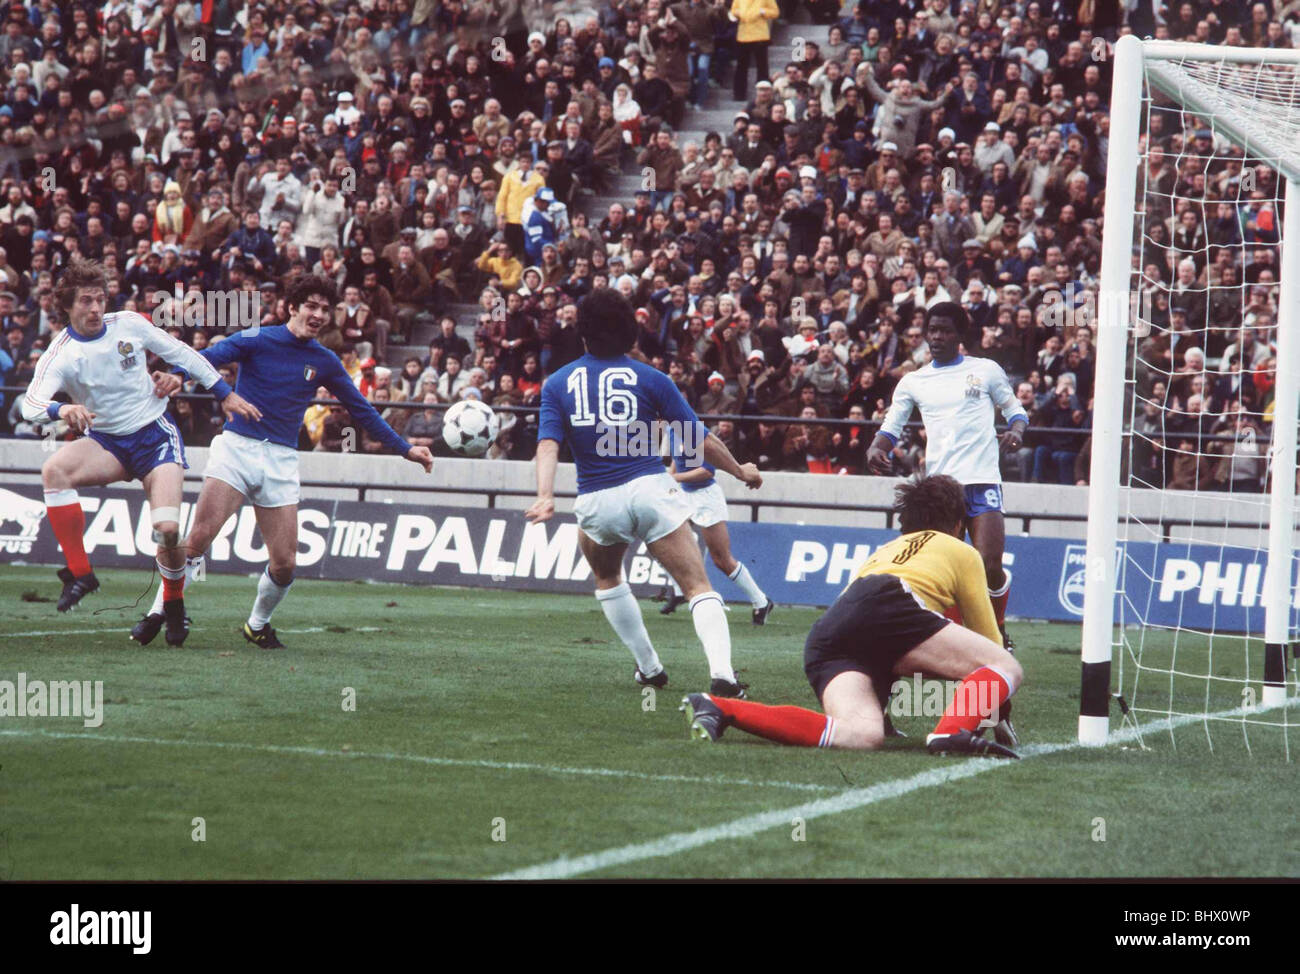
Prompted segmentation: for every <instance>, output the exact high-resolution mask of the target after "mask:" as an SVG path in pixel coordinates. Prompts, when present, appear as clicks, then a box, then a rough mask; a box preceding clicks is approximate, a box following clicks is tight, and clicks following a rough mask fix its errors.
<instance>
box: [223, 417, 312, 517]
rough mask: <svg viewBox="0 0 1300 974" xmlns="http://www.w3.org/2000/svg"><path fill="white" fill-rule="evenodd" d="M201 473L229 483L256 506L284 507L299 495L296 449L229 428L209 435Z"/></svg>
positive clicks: (300, 491) (292, 502)
mask: <svg viewBox="0 0 1300 974" xmlns="http://www.w3.org/2000/svg"><path fill="white" fill-rule="evenodd" d="M203 476H205V477H215V478H216V479H217V480H221V481H224V482H225V483H228V484H230V486H231V487H234V488H235V490H237V491H239V492H240V493H241V494H243V495H244V496H245V497H247V498H248V499H249V501H250V502H252V503H253V504H254V505H256V506H257V507H285V506H287V505H289V504H297V503H298V500H299V498H301V496H302V489H301V487H300V486H299V483H298V451H297V450H295V449H293V447H288V446H284V445H283V444H280V443H272V442H270V441H269V440H254V439H250V438H249V437H247V436H240V435H239V434H238V433H231V432H229V431H227V432H225V433H219V434H218V435H217V436H215V437H213V439H212V445H211V447H210V448H209V451H208V466H207V469H205V470H204V471H203Z"/></svg>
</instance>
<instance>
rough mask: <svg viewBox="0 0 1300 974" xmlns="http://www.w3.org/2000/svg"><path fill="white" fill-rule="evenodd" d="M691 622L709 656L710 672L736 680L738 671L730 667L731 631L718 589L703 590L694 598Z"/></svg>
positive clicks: (716, 675) (721, 677)
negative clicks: (713, 590)
mask: <svg viewBox="0 0 1300 974" xmlns="http://www.w3.org/2000/svg"><path fill="white" fill-rule="evenodd" d="M691 621H692V622H694V623H695V635H697V636H698V637H699V638H700V642H701V643H702V644H703V646H704V655H705V656H706V657H708V660H709V675H710V676H712V677H713V678H714V679H718V680H726V681H727V682H729V683H735V682H736V673H735V671H734V670H733V669H732V668H731V630H730V629H728V628H727V610H726V607H725V606H723V604H722V596H720V595H719V594H718V593H717V592H701V593H700V594H699V595H697V596H695V598H693V599H691Z"/></svg>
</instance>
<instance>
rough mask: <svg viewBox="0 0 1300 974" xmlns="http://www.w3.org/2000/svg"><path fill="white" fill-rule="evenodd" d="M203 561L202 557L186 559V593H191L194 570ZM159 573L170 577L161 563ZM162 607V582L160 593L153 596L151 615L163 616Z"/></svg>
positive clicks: (159, 586) (150, 608) (159, 584)
mask: <svg viewBox="0 0 1300 974" xmlns="http://www.w3.org/2000/svg"><path fill="white" fill-rule="evenodd" d="M202 560H203V557H202V556H201V555H200V556H199V557H198V558H186V559H185V590H186V591H189V588H190V582H192V581H194V569H195V568H196V567H197V566H198V564H199V562H201V561H202ZM158 573H159V574H160V575H162V576H163V577H164V578H167V577H169V576H168V574H167V571H164V570H163V566H162V564H161V563H159V565H158ZM170 577H173V578H176V577H179V576H170ZM162 605H163V587H162V582H159V583H158V591H157V592H155V593H154V596H153V605H151V606H150V607H149V614H150V615H161V614H162Z"/></svg>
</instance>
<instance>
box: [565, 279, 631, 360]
mask: <svg viewBox="0 0 1300 974" xmlns="http://www.w3.org/2000/svg"><path fill="white" fill-rule="evenodd" d="M578 334H579V335H581V336H582V340H583V341H584V342H586V343H587V351H588V352H590V353H591V354H592V355H594V356H596V357H597V358H614V357H615V356H618V355H623V354H625V353H626V352H627V351H628V350H629V349H630V348H631V347H632V346H633V344H635V342H636V313H635V312H634V311H633V310H632V305H630V304H628V302H627V299H626V298H625V297H623V295H621V294H619V293H618V292H617V291H615V290H614V289H613V288H608V287H603V288H598V289H597V290H595V291H592V292H591V293H590V294H588V295H587V296H586V297H585V298H583V299H582V300H581V301H579V302H578Z"/></svg>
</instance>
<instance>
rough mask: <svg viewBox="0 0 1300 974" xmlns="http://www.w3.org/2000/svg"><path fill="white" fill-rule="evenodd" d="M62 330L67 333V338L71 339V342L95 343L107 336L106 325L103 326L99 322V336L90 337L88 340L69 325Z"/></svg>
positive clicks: (102, 323)
mask: <svg viewBox="0 0 1300 974" xmlns="http://www.w3.org/2000/svg"><path fill="white" fill-rule="evenodd" d="M64 330H65V331H67V333H68V337H69V338H71V339H72V340H73V341H78V342H97V341H99V340H100V339H101V338H103V337H104V336H105V335H106V334H108V325H107V324H105V323H104V322H100V325H99V334H97V335H91V336H90V337H89V338H87V337H85V336H84V335H82V334H81V333H80V332H78V331H77V329H75V328H73V327H72V326H71V325H68V326H67V328H66V329H64Z"/></svg>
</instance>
